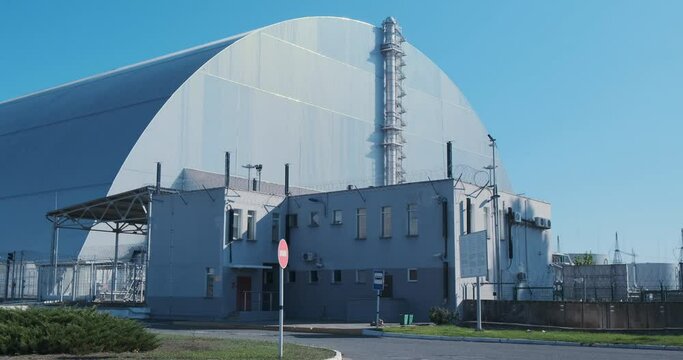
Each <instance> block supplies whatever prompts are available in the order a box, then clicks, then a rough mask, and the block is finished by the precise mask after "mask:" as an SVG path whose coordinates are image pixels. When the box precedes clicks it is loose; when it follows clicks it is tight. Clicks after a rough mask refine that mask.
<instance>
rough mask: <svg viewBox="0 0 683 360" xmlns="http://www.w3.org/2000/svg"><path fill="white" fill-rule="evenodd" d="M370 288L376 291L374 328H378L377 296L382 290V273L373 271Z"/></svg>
mask: <svg viewBox="0 0 683 360" xmlns="http://www.w3.org/2000/svg"><path fill="white" fill-rule="evenodd" d="M372 278H373V279H372V288H373V290H376V291H377V309H376V311H375V327H378V328H379V296H380V294H381V292H382V290H384V271H382V270H375V271H374V272H373V277H372Z"/></svg>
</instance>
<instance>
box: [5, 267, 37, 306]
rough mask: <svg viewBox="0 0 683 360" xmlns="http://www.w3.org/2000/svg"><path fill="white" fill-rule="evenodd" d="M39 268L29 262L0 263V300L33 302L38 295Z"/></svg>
mask: <svg viewBox="0 0 683 360" xmlns="http://www.w3.org/2000/svg"><path fill="white" fill-rule="evenodd" d="M37 290H38V267H37V266H36V264H35V263H33V262H29V261H16V262H12V261H10V262H4V263H0V299H2V300H4V301H10V300H31V299H36V298H37V295H38V291H37Z"/></svg>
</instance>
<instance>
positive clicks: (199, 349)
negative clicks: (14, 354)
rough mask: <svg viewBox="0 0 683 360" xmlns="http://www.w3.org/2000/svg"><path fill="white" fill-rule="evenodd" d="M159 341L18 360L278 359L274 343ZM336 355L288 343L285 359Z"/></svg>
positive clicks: (171, 337)
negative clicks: (137, 347)
mask: <svg viewBox="0 0 683 360" xmlns="http://www.w3.org/2000/svg"><path fill="white" fill-rule="evenodd" d="M158 339H159V341H160V346H159V347H158V348H157V349H155V350H152V351H149V352H146V353H119V354H111V353H99V354H89V355H86V356H69V357H65V356H63V355H42V356H36V355H29V356H21V357H18V358H17V359H21V360H29V359H30V360H47V359H55V360H56V359H60V360H64V359H178V360H181V359H182V360H185V359H240V360H242V359H252V360H257V359H277V351H278V345H277V343H274V342H267V341H256V340H236V339H218V338H205V337H193V336H176V335H159V337H158ZM333 356H334V352H333V351H331V350H327V349H319V348H312V347H308V346H302V345H294V344H287V343H285V348H284V359H288V360H294V359H297V360H299V359H300V360H322V359H328V358H330V357H333Z"/></svg>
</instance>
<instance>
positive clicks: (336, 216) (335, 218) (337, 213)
mask: <svg viewBox="0 0 683 360" xmlns="http://www.w3.org/2000/svg"><path fill="white" fill-rule="evenodd" d="M341 223H342V211H341V210H334V211H333V212H332V224H334V225H340V224H341Z"/></svg>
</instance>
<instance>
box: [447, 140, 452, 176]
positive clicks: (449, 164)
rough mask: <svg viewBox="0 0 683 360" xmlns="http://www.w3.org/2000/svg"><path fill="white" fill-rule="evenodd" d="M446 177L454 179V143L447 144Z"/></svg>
mask: <svg viewBox="0 0 683 360" xmlns="http://www.w3.org/2000/svg"><path fill="white" fill-rule="evenodd" d="M446 175H447V176H448V178H449V179H452V178H453V142H451V141H449V142H447V143H446Z"/></svg>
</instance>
